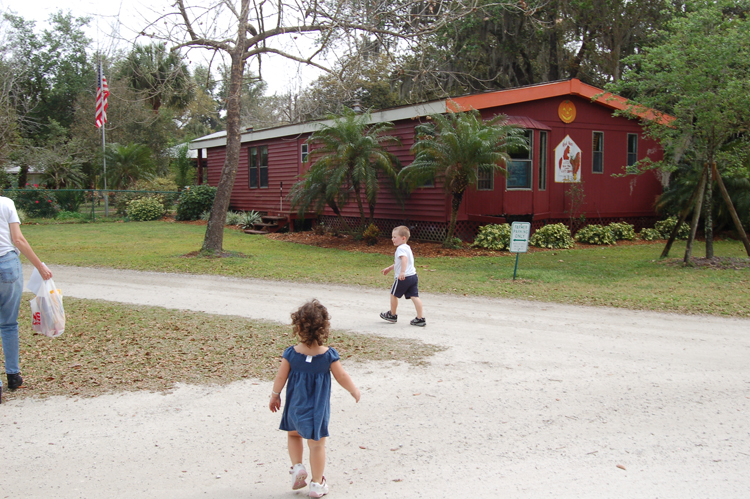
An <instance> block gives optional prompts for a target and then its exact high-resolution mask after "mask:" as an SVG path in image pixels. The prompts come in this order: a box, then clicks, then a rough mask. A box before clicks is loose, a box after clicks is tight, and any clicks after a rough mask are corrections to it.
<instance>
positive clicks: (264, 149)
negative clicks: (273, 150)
mask: <svg viewBox="0 0 750 499" xmlns="http://www.w3.org/2000/svg"><path fill="white" fill-rule="evenodd" d="M248 168H249V170H250V171H249V176H248V177H249V184H250V188H251V189H256V188H258V187H260V188H264V187H268V146H259V147H251V148H250V151H249V154H248Z"/></svg>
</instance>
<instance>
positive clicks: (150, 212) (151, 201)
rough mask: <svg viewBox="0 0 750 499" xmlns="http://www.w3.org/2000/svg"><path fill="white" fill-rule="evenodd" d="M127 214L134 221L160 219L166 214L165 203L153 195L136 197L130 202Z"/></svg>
mask: <svg viewBox="0 0 750 499" xmlns="http://www.w3.org/2000/svg"><path fill="white" fill-rule="evenodd" d="M127 214H128V218H129V219H130V220H133V221H134V222H148V221H149V220H158V219H160V218H161V217H163V216H164V205H163V204H162V203H161V202H160V201H159V200H158V199H156V198H153V197H147V198H140V199H134V200H132V201H131V202H130V203H129V204H128V209H127Z"/></svg>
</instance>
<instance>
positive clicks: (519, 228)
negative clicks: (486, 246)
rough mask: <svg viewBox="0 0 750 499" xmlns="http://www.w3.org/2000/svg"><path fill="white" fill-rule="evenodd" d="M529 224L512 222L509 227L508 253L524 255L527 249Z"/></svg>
mask: <svg viewBox="0 0 750 499" xmlns="http://www.w3.org/2000/svg"><path fill="white" fill-rule="evenodd" d="M530 233H531V224H530V223H529V222H513V224H512V225H511V226H510V252H511V253H526V252H527V251H528V249H529V234H530Z"/></svg>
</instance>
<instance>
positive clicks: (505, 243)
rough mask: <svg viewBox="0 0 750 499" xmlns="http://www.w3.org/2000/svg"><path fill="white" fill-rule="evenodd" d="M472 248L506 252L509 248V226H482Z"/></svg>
mask: <svg viewBox="0 0 750 499" xmlns="http://www.w3.org/2000/svg"><path fill="white" fill-rule="evenodd" d="M472 246H473V247H475V248H486V249H490V250H495V251H502V250H507V249H508V248H509V247H510V224H488V225H483V226H482V227H480V228H479V234H477V237H475V238H474V242H473V243H472Z"/></svg>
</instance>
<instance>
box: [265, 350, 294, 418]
mask: <svg viewBox="0 0 750 499" xmlns="http://www.w3.org/2000/svg"><path fill="white" fill-rule="evenodd" d="M289 370H290V366H289V361H288V360H286V359H281V365H280V366H279V372H278V373H276V379H274V380H273V388H271V401H270V402H269V403H268V408H269V409H271V412H276V411H278V410H279V407H281V390H282V389H283V388H284V385H285V384H286V380H287V378H288V377H289Z"/></svg>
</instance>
